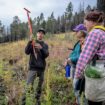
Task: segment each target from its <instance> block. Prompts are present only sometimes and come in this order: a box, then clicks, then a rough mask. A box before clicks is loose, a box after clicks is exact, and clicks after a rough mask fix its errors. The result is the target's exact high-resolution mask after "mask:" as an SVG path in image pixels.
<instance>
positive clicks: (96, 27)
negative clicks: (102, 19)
mask: <svg viewBox="0 0 105 105" xmlns="http://www.w3.org/2000/svg"><path fill="white" fill-rule="evenodd" d="M93 29H100V30H103V31H105V27H104V26H94V27H93Z"/></svg>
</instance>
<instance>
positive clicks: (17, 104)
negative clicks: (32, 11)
mask: <svg viewBox="0 0 105 105" xmlns="http://www.w3.org/2000/svg"><path fill="white" fill-rule="evenodd" d="M45 41H46V43H48V45H49V52H50V55H49V57H48V58H47V66H46V71H45V81H44V84H43V91H42V96H41V105H73V102H74V99H75V98H74V94H73V89H72V80H68V79H66V78H65V70H64V69H63V68H61V67H60V64H62V63H63V62H64V59H65V58H66V57H67V56H68V54H69V52H70V51H69V50H68V48H72V47H73V45H74V43H75V41H76V39H75V36H74V35H73V34H72V33H65V34H58V35H53V36H49V35H47V36H46V37H45ZM27 42H28V40H22V41H17V42H12V43H10V42H9V43H3V44H0V105H21V97H22V94H23V92H24V88H25V87H26V77H27V73H28V60H29V56H27V55H25V53H24V49H25V46H26V44H27ZM37 81H38V79H36V81H35V83H34V88H36V86H37ZM28 89H30V87H29V88H28ZM33 93H34V92H31V91H30V92H29V93H27V100H26V105H35V98H34V94H33Z"/></svg>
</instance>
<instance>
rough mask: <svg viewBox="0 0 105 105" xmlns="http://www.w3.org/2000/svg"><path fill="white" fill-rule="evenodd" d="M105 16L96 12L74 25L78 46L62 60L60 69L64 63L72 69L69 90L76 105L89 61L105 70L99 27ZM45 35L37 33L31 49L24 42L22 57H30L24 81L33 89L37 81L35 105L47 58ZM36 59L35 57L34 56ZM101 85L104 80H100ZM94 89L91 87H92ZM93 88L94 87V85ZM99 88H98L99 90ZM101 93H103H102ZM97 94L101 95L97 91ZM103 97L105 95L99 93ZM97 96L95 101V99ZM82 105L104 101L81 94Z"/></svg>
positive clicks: (103, 34) (104, 32) (104, 35)
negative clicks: (71, 88) (82, 97)
mask: <svg viewBox="0 0 105 105" xmlns="http://www.w3.org/2000/svg"><path fill="white" fill-rule="evenodd" d="M104 20H105V16H104V14H103V13H102V12H100V11H90V12H89V13H87V14H86V15H85V17H84V24H79V25H77V26H76V27H75V28H74V29H73V31H74V32H75V33H76V36H77V38H78V42H77V43H76V44H75V46H74V48H73V51H72V52H71V53H70V55H69V56H68V59H66V61H65V63H64V66H66V65H67V64H68V63H69V64H70V65H71V67H72V78H73V88H74V93H75V96H76V104H77V105H80V93H81V87H80V86H79V84H80V82H84V81H85V82H84V86H83V91H84V93H85V91H86V87H85V86H86V84H87V80H86V78H85V70H86V67H87V65H88V64H90V62H92V61H93V58H94V57H95V56H96V55H97V59H96V61H97V60H102V62H104V63H102V64H103V65H104V66H103V68H102V69H104V70H105V27H104V26H103V23H104ZM44 35H45V30H44V29H39V30H38V31H37V40H36V41H35V42H36V44H35V46H34V48H33V46H32V39H30V41H29V42H28V44H27V46H26V48H25V53H26V54H27V55H30V61H29V73H28V77H27V85H29V84H31V85H33V83H34V79H35V78H36V77H39V82H38V88H37V93H36V94H35V98H36V100H37V105H41V103H40V96H41V88H42V84H43V81H44V71H45V66H46V61H45V59H46V58H47V57H48V56H49V50H48V45H47V44H46V43H45V42H44V41H43V36H44ZM35 53H36V54H37V56H36V54H35ZM104 81H105V80H104ZM93 86H94V83H93ZM95 86H97V85H96V84H95ZM100 87H101V86H100ZM104 90H105V89H104ZM97 91H101V90H100V89H99V90H97ZM102 94H105V91H104V92H102ZM102 94H98V96H100V95H102ZM98 96H97V97H98ZM25 98H26V97H25V96H24V97H23V101H24V102H23V104H22V105H25ZM85 100H86V102H84V105H103V103H104V101H105V97H104V98H102V99H99V100H98V99H97V100H96V99H94V100H93V99H91V98H89V97H88V96H87V95H86V94H85Z"/></svg>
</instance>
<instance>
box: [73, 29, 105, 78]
mask: <svg viewBox="0 0 105 105" xmlns="http://www.w3.org/2000/svg"><path fill="white" fill-rule="evenodd" d="M95 54H97V55H98V56H99V58H100V59H105V32H104V31H102V30H100V29H93V30H92V31H91V32H90V33H89V35H88V37H87V39H86V42H85V44H84V48H83V50H82V52H81V54H80V57H79V60H78V62H77V66H76V72H75V77H77V78H79V77H81V76H82V75H83V71H84V69H85V67H86V65H87V64H88V63H89V62H90V61H91V60H92V58H93V57H94V55H95Z"/></svg>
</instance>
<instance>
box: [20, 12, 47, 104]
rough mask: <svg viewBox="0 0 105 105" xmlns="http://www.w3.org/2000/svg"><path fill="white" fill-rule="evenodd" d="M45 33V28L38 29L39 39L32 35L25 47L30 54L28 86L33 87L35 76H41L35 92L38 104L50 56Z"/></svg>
mask: <svg viewBox="0 0 105 105" xmlns="http://www.w3.org/2000/svg"><path fill="white" fill-rule="evenodd" d="M27 14H28V13H27ZM28 16H29V15H28ZM28 19H29V18H28ZM29 21H30V20H29ZM28 23H29V25H31V22H28ZM31 28H32V26H31ZM30 33H31V31H30ZM31 35H32V33H31ZM44 35H45V30H44V29H43V28H40V29H39V30H38V31H37V39H36V40H35V41H34V40H33V39H32V37H30V40H29V42H28V44H27V46H26V48H25V53H26V54H27V55H30V60H29V72H28V77H27V86H29V85H31V86H32V88H33V84H34V80H35V78H36V77H39V81H38V86H37V89H36V94H35V98H36V105H40V104H41V103H40V96H41V90H42V84H43V81H44V71H45V67H46V61H45V59H46V58H47V57H48V56H49V51H48V45H47V44H46V43H45V42H44V41H43V37H44ZM33 42H34V43H33ZM25 98H26V97H24V99H23V100H24V102H23V103H22V105H25Z"/></svg>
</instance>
